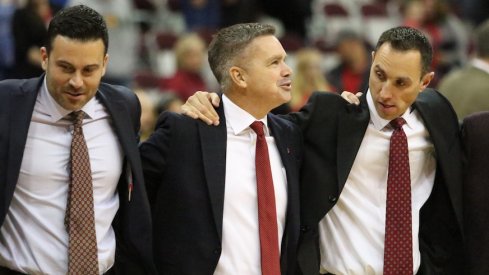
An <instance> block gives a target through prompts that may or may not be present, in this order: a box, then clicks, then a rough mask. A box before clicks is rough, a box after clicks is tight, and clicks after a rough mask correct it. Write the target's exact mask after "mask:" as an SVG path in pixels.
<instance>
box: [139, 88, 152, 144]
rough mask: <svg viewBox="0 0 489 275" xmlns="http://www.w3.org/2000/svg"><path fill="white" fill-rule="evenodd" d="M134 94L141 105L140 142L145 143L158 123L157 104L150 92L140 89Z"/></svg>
mask: <svg viewBox="0 0 489 275" xmlns="http://www.w3.org/2000/svg"><path fill="white" fill-rule="evenodd" d="M134 93H135V94H136V96H137V97H138V99H139V103H140V104H141V118H140V121H141V128H140V135H139V138H140V141H145V140H146V139H147V138H148V137H149V136H150V135H151V133H152V132H153V129H154V127H155V123H156V116H157V113H156V104H155V103H154V100H153V98H152V96H151V94H149V92H147V91H145V90H142V89H139V90H135V91H134Z"/></svg>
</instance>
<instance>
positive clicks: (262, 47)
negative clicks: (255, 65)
mask: <svg viewBox="0 0 489 275" xmlns="http://www.w3.org/2000/svg"><path fill="white" fill-rule="evenodd" d="M244 53H245V54H249V58H254V57H260V58H263V57H266V56H274V55H284V56H285V55H286V53H285V50H284V48H283V47H282V44H280V42H279V41H278V39H277V38H276V37H275V36H273V35H263V36H258V37H256V38H254V39H253V40H252V41H251V43H250V44H249V45H248V46H247V47H246V49H245V51H244Z"/></svg>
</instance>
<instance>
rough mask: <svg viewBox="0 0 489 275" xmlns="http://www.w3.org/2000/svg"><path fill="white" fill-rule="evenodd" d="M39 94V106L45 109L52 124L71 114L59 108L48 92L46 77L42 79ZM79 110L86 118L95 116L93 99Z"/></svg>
mask: <svg viewBox="0 0 489 275" xmlns="http://www.w3.org/2000/svg"><path fill="white" fill-rule="evenodd" d="M40 93H41V95H40V98H39V101H40V104H41V106H44V107H45V110H44V112H46V113H47V114H48V115H49V116H50V117H51V120H52V122H57V121H59V120H61V119H63V118H64V117H66V116H67V115H68V114H69V113H71V112H72V111H70V110H66V109H65V108H63V107H61V105H59V104H58V102H56V100H55V99H54V98H53V97H52V96H51V93H49V92H48V87H47V81H46V77H44V81H43V83H42V85H41V91H40ZM81 110H82V111H84V112H85V113H86V114H87V116H88V118H93V117H94V116H95V97H93V98H92V99H90V100H89V101H88V102H87V103H86V104H85V106H83V108H81Z"/></svg>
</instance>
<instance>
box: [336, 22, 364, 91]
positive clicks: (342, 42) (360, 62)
mask: <svg viewBox="0 0 489 275" xmlns="http://www.w3.org/2000/svg"><path fill="white" fill-rule="evenodd" d="M336 51H337V53H338V55H339V56H340V64H339V65H338V66H337V67H335V68H334V69H332V70H331V71H330V72H329V74H328V75H327V79H328V80H329V82H330V83H331V85H332V86H333V87H334V88H335V89H336V92H338V93H341V92H342V91H349V92H352V93H357V92H365V91H366V90H367V88H368V77H369V74H370V52H369V47H368V46H367V44H366V42H365V40H364V39H363V38H362V37H361V36H360V35H358V34H357V33H355V32H354V31H352V30H343V31H341V32H340V33H339V34H338V38H337V42H336Z"/></svg>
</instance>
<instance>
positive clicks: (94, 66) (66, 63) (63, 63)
mask: <svg viewBox="0 0 489 275" xmlns="http://www.w3.org/2000/svg"><path fill="white" fill-rule="evenodd" d="M56 64H58V65H67V66H69V67H75V66H73V64H71V63H69V62H67V61H64V60H57V61H56ZM98 67H100V65H99V64H89V65H86V66H84V67H83V68H84V69H86V68H89V69H96V68H98Z"/></svg>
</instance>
